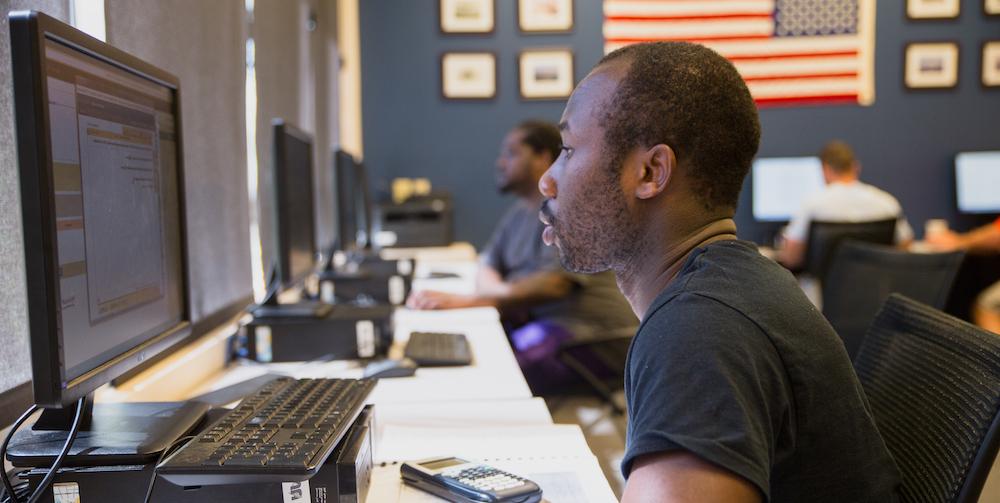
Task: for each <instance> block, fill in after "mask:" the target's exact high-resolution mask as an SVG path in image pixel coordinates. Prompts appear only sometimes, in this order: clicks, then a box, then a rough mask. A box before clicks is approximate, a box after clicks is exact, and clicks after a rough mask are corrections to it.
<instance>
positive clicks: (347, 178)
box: [333, 150, 361, 251]
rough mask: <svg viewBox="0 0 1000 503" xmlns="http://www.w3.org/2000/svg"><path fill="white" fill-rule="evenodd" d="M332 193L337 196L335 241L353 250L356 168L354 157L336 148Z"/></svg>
mask: <svg viewBox="0 0 1000 503" xmlns="http://www.w3.org/2000/svg"><path fill="white" fill-rule="evenodd" d="M333 170H334V176H333V180H334V184H335V190H334V194H335V195H336V197H337V241H339V244H340V246H339V249H340V250H344V251H349V250H354V249H355V248H357V245H358V219H359V218H361V215H359V214H358V199H359V197H358V192H357V186H358V168H357V166H356V162H355V160H354V157H353V156H352V155H351V154H348V153H347V152H344V151H343V150H338V151H337V152H336V154H335V155H334V158H333Z"/></svg>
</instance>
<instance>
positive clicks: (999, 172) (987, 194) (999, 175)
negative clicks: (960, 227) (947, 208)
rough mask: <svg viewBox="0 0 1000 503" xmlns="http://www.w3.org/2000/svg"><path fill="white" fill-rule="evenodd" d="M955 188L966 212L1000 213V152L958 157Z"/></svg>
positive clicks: (961, 209) (971, 153) (960, 203)
mask: <svg viewBox="0 0 1000 503" xmlns="http://www.w3.org/2000/svg"><path fill="white" fill-rule="evenodd" d="M955 189H956V199H957V203H958V210H959V211H961V212H962V213H991V214H992V213H1000V151H993V152H962V153H959V154H958V155H956V156H955Z"/></svg>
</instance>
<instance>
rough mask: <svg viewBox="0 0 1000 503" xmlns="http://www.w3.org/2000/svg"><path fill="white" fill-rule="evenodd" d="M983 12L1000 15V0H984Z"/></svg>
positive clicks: (989, 14)
mask: <svg viewBox="0 0 1000 503" xmlns="http://www.w3.org/2000/svg"><path fill="white" fill-rule="evenodd" d="M983 14H986V15H987V16H1000V0H983Z"/></svg>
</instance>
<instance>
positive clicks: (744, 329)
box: [539, 43, 899, 502]
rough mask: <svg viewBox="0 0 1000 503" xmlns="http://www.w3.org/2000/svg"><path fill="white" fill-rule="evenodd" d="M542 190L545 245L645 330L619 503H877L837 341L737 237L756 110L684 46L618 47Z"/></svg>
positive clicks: (635, 345)
mask: <svg viewBox="0 0 1000 503" xmlns="http://www.w3.org/2000/svg"><path fill="white" fill-rule="evenodd" d="M560 128H561V130H562V138H563V150H562V153H561V155H560V157H559V158H558V159H557V160H556V162H555V163H554V164H553V165H552V166H551V167H550V168H549V170H548V171H547V172H546V174H545V175H544V176H543V177H542V179H541V181H540V182H539V188H540V190H541V192H542V193H543V194H544V195H545V196H546V197H547V198H548V199H547V200H546V202H545V204H544V205H543V208H542V211H541V215H540V216H541V218H542V220H543V221H544V222H545V223H547V224H548V225H547V227H546V228H545V230H544V231H543V237H544V239H545V241H546V243H547V244H550V245H551V244H554V245H556V246H557V247H558V249H559V253H560V258H561V261H562V263H563V265H564V266H565V267H566V268H567V269H569V270H574V271H581V272H598V271H605V270H609V269H610V270H612V271H614V273H615V276H616V277H617V279H618V284H619V286H620V287H621V289H622V292H623V293H624V294H625V297H626V299H628V301H629V303H630V304H631V305H632V309H633V311H635V313H636V314H637V315H638V316H640V317H641V320H642V321H641V323H640V327H639V332H638V333H637V334H636V335H635V339H634V340H633V342H632V347H631V349H630V352H629V355H628V365H627V370H626V374H625V379H626V384H625V390H626V398H627V400H628V436H627V441H626V452H625V457H624V459H623V461H622V471H623V473H624V475H625V477H626V478H627V484H626V487H625V493H624V498H623V499H624V500H625V501H630V502H632V501H653V500H655V501H698V502H716V501H718V502H755V501H771V502H803V501H809V502H827V501H828V502H847V501H850V502H869V501H870V502H886V501H894V500H895V499H896V496H895V492H896V487H897V486H898V484H899V473H898V470H897V469H896V467H895V465H894V463H893V460H892V458H891V456H890V454H889V452H888V450H887V449H886V446H885V444H884V442H883V441H882V438H881V436H880V435H879V432H878V430H877V429H876V427H875V423H874V420H873V418H872V416H871V413H870V410H869V406H868V402H867V399H866V398H865V394H864V391H863V390H862V388H861V385H860V383H859V382H858V379H857V377H856V375H855V373H854V371H853V369H852V367H851V362H850V361H849V360H848V357H847V353H846V351H845V350H844V346H843V344H842V343H841V342H840V339H839V338H838V337H837V335H836V333H834V331H833V329H832V328H831V327H830V325H829V323H827V322H826V320H825V319H823V317H822V316H821V315H820V313H819V312H818V311H817V310H816V309H815V308H814V307H813V306H812V305H811V304H810V303H809V301H808V300H807V299H806V297H805V295H803V294H802V292H801V290H799V288H798V287H797V286H796V283H795V280H794V279H793V278H792V276H791V274H789V273H788V272H787V271H785V270H784V269H782V268H781V267H780V266H779V265H777V264H775V263H774V262H772V261H770V260H768V259H766V258H764V257H762V256H761V255H760V254H759V253H758V252H757V250H756V247H755V246H754V245H753V244H751V243H747V242H743V241H738V240H737V239H736V224H735V222H734V221H733V220H732V217H733V215H734V213H735V209H736V203H737V198H738V196H739V192H740V187H741V185H742V183H743V179H744V177H745V176H746V173H747V171H748V170H749V167H750V163H751V160H752V159H753V156H754V154H755V153H756V151H757V146H758V142H759V139H760V125H759V121H758V118H757V109H756V107H755V105H754V101H753V99H752V98H751V96H750V93H749V91H748V90H747V87H746V85H745V84H744V83H743V80H742V79H741V78H740V76H739V74H738V73H737V72H736V69H735V68H734V67H733V66H732V64H730V63H729V62H728V61H726V60H725V59H724V58H722V57H721V56H719V55H718V54H716V53H714V52H712V51H711V50H709V49H707V48H705V47H702V46H698V45H694V44H687V43H651V44H637V45H631V46H627V47H625V48H622V49H619V50H617V51H615V52H612V53H610V54H608V55H607V56H605V57H604V59H602V60H601V62H600V63H598V65H597V66H596V67H595V68H594V69H593V70H592V71H591V72H590V74H589V75H588V76H587V77H586V78H585V79H584V80H583V81H582V82H581V83H580V84H579V85H578V86H577V88H576V90H575V91H574V92H573V94H572V96H571V97H570V99H569V101H568V102H567V104H566V109H565V111H564V112H563V118H562V122H561V123H560Z"/></svg>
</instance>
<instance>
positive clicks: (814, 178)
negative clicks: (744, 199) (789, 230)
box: [751, 157, 824, 222]
mask: <svg viewBox="0 0 1000 503" xmlns="http://www.w3.org/2000/svg"><path fill="white" fill-rule="evenodd" d="M751 184H752V187H753V194H752V199H753V218H754V220H757V221H761V222H787V221H789V220H791V219H792V217H793V216H794V215H795V214H796V213H797V212H798V211H799V209H800V208H801V207H802V202H803V201H804V200H805V199H806V198H807V197H809V196H810V195H812V194H814V193H816V192H819V191H820V190H822V189H823V186H824V181H823V166H822V163H821V162H820V160H819V158H818V157H771V158H758V159H756V160H754V162H753V170H752V174H751Z"/></svg>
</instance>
